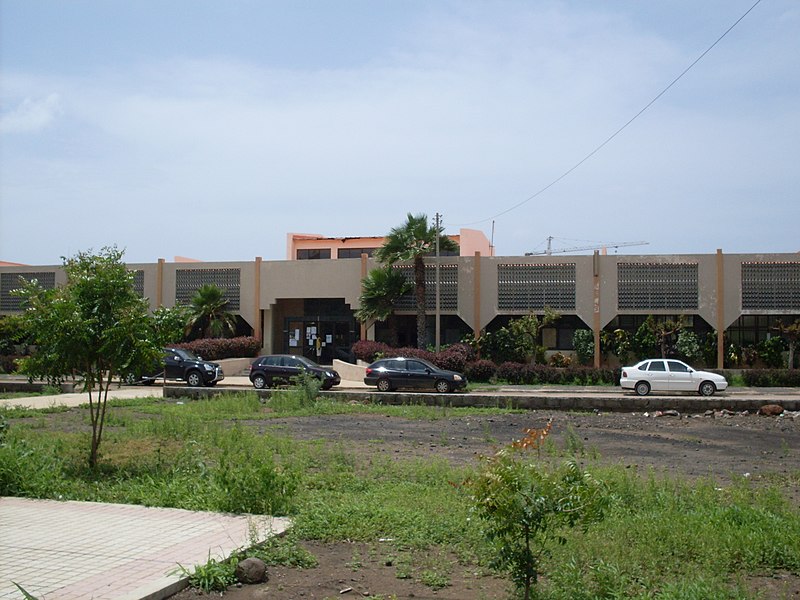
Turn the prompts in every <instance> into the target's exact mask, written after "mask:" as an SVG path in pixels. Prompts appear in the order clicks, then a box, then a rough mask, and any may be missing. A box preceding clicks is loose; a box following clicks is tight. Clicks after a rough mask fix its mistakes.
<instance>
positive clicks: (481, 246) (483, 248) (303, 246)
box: [286, 229, 494, 260]
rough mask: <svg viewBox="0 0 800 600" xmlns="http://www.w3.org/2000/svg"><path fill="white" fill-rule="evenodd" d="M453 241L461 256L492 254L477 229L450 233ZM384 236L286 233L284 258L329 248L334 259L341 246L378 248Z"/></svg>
mask: <svg viewBox="0 0 800 600" xmlns="http://www.w3.org/2000/svg"><path fill="white" fill-rule="evenodd" d="M448 237H450V238H451V239H452V240H453V241H454V242H456V243H458V245H459V249H460V252H459V253H460V255H461V256H474V255H475V252H480V254H481V256H494V248H492V247H491V244H490V243H489V240H488V239H487V238H486V236H485V235H484V234H483V232H482V231H479V230H477V229H461V230H460V232H459V235H451V236H448ZM385 239H386V238H385V237H384V236H369V237H342V238H332V237H325V236H322V235H320V234H316V233H287V234H286V258H287V260H296V259H297V251H298V250H310V249H314V250H317V249H326V248H327V249H330V251H331V259H336V258H337V256H338V250H339V249H342V248H379V247H380V246H382V245H383V242H384V240H385Z"/></svg>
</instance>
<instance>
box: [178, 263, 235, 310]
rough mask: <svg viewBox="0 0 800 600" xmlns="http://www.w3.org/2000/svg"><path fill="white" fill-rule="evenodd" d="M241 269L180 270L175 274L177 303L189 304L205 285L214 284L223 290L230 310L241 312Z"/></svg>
mask: <svg viewBox="0 0 800 600" xmlns="http://www.w3.org/2000/svg"><path fill="white" fill-rule="evenodd" d="M239 279H240V271H239V269H179V270H177V271H176V272H175V302H176V303H177V304H189V303H190V302H191V300H192V297H193V296H194V294H195V292H197V290H199V289H200V287H202V286H203V285H206V284H213V285H215V286H217V287H218V288H219V289H221V290H222V297H223V298H225V300H227V301H228V304H227V307H226V308H227V309H228V310H239V297H240V294H239V292H240V288H239V286H240V284H239Z"/></svg>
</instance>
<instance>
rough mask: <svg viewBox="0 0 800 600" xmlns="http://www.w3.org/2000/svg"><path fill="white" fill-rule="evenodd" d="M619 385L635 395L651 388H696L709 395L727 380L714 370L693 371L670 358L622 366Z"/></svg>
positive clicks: (680, 390) (684, 364)
mask: <svg viewBox="0 0 800 600" xmlns="http://www.w3.org/2000/svg"><path fill="white" fill-rule="evenodd" d="M619 383H620V385H621V386H622V389H624V390H634V391H635V392H636V393H637V394H638V395H639V396H647V394H649V393H650V391H651V390H652V391H654V392H697V393H699V394H700V395H701V396H713V395H714V392H716V391H722V390H724V389H725V388H727V387H728V381H727V380H726V379H725V378H724V377H723V376H722V375H717V374H716V373H709V372H707V371H695V370H694V369H693V368H692V367H690V366H689V365H687V364H686V363H684V362H681V361H679V360H673V359H671V358H670V359H661V358H656V359H649V360H643V361H642V362H640V363H637V364H636V365H634V366H632V367H623V369H622V377H621V378H620V380H619Z"/></svg>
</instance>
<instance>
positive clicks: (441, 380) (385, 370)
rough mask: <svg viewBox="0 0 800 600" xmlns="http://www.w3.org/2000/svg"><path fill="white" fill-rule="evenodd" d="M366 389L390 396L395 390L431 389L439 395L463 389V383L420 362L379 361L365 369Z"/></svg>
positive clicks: (457, 375)
mask: <svg viewBox="0 0 800 600" xmlns="http://www.w3.org/2000/svg"><path fill="white" fill-rule="evenodd" d="M364 383H366V384H367V385H376V386H378V391H381V392H390V391H392V390H393V389H396V388H415V389H418V388H432V389H434V390H436V391H437V392H440V393H443V394H444V393H447V392H452V391H454V390H460V389H464V388H465V387H466V385H467V379H466V378H465V377H464V376H463V375H462V374H461V373H456V372H455V371H445V370H444V369H440V368H439V367H437V366H435V365H433V364H431V363H429V362H428V361H427V360H423V359H421V358H402V357H397V358H382V359H381V360H378V361H375V362H374V363H372V364H371V365H370V366H368V367H367V370H366V372H365V377H364Z"/></svg>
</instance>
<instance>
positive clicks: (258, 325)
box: [253, 256, 264, 346]
mask: <svg viewBox="0 0 800 600" xmlns="http://www.w3.org/2000/svg"><path fill="white" fill-rule="evenodd" d="M261 261H262V258H261V257H260V256H256V264H255V273H254V275H255V286H254V294H253V304H254V306H253V310H254V312H255V314H254V315H253V328H254V329H255V334H256V335H255V337H256V339H257V340H258V341H259V342H261V345H262V346H263V345H264V331H263V320H262V317H261Z"/></svg>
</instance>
